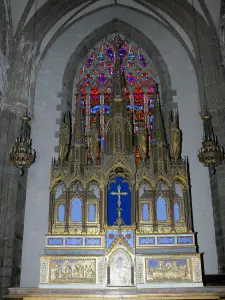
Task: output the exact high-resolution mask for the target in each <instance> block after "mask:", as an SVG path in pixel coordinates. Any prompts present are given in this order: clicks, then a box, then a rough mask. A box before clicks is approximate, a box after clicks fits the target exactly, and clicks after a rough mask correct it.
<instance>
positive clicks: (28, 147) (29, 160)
mask: <svg viewBox="0 0 225 300" xmlns="http://www.w3.org/2000/svg"><path fill="white" fill-rule="evenodd" d="M30 120H31V118H30V117H29V116H28V115H27V113H26V114H25V116H23V118H22V126H21V130H20V135H19V137H17V139H16V141H15V143H14V146H13V148H12V150H11V151H10V153H9V161H10V162H11V163H12V164H13V166H14V167H16V168H18V169H19V174H20V175H23V173H24V168H29V167H30V166H31V165H32V164H33V163H34V162H35V158H36V151H35V150H32V140H31V138H30V124H29V121H30Z"/></svg>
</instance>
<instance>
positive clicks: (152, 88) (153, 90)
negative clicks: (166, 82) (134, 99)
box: [148, 85, 155, 94]
mask: <svg viewBox="0 0 225 300" xmlns="http://www.w3.org/2000/svg"><path fill="white" fill-rule="evenodd" d="M148 92H149V93H150V94H154V93H155V88H154V86H152V85H151V86H150V87H149V88H148Z"/></svg>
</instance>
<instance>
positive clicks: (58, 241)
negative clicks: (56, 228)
mask: <svg viewBox="0 0 225 300" xmlns="http://www.w3.org/2000/svg"><path fill="white" fill-rule="evenodd" d="M48 245H52V246H53V245H55V246H58V245H63V239H62V238H48Z"/></svg>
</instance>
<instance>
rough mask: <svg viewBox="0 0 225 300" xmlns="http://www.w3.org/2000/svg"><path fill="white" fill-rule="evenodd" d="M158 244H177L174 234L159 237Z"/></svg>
mask: <svg viewBox="0 0 225 300" xmlns="http://www.w3.org/2000/svg"><path fill="white" fill-rule="evenodd" d="M157 243H158V244H175V239H174V237H173V236H161V237H158V238H157Z"/></svg>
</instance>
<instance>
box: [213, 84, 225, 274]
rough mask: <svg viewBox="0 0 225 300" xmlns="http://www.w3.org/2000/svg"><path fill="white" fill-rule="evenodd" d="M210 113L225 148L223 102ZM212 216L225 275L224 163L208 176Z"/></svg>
mask: <svg viewBox="0 0 225 300" xmlns="http://www.w3.org/2000/svg"><path fill="white" fill-rule="evenodd" d="M224 89H225V87H224ZM221 101H222V100H221ZM211 105H213V108H214V110H213V111H212V110H211V111H210V114H211V116H212V123H213V129H214V134H215V135H216V136H217V138H218V141H219V144H220V146H223V147H224V146H225V118H224V116H225V100H223V101H222V103H221V105H217V103H216V101H215V103H214V104H213V103H212V104H211ZM209 177H210V185H211V193H212V204H213V215H214V224H215V234H216V246H217V255H218V268H219V274H225V163H224V162H223V163H222V164H221V165H220V166H218V167H217V168H216V174H214V175H213V174H210V173H209Z"/></svg>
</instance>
